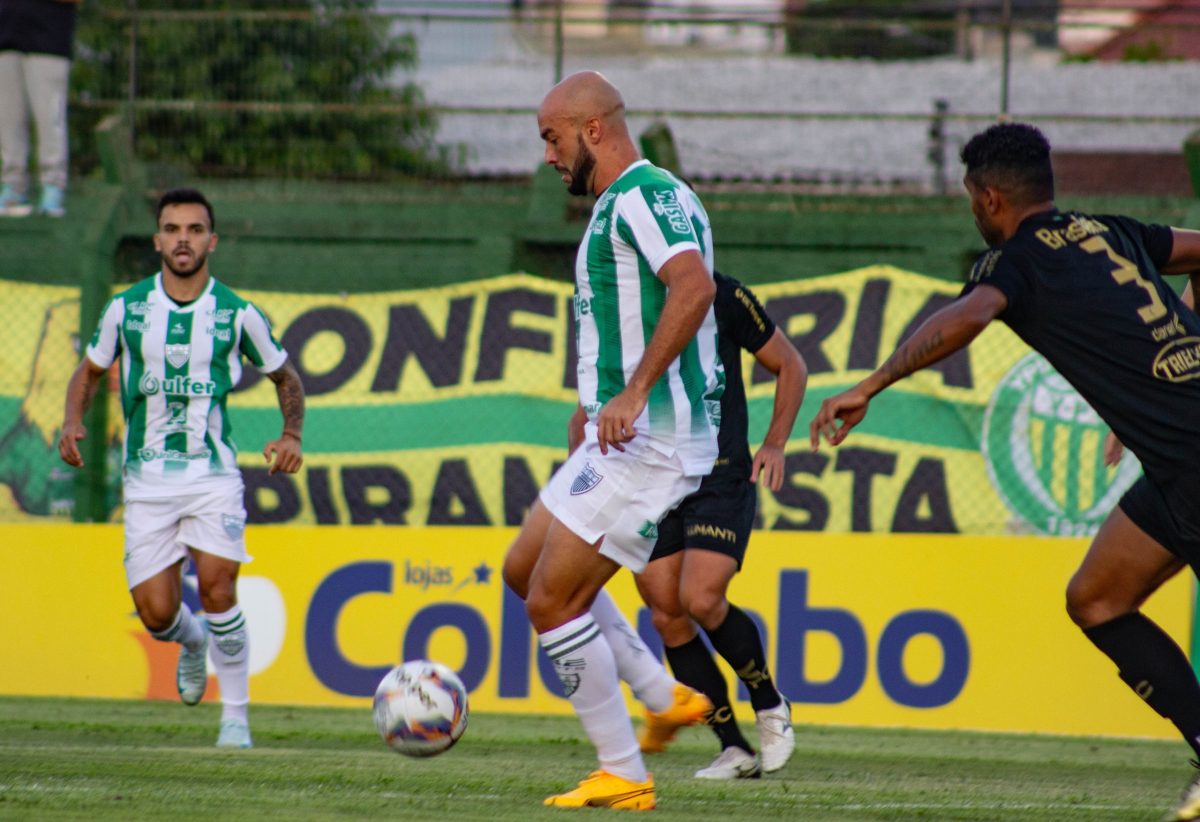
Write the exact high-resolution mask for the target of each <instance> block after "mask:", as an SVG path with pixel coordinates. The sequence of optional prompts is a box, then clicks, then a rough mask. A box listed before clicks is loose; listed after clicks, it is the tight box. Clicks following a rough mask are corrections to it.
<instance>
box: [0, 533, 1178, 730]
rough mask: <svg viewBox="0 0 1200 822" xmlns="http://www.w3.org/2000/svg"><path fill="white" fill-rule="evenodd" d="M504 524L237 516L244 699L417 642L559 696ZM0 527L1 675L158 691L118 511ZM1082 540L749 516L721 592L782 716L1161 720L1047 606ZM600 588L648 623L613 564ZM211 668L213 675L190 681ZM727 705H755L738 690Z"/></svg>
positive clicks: (1115, 723)
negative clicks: (243, 556)
mask: <svg viewBox="0 0 1200 822" xmlns="http://www.w3.org/2000/svg"><path fill="white" fill-rule="evenodd" d="M513 533H514V532H513V531H512V529H503V528H345V527H343V528H315V527H310V528H305V527H287V528H264V527H251V528H249V529H248V533H247V540H248V543H249V546H250V551H251V553H252V554H254V555H255V557H256V559H255V560H254V561H253V562H252V563H251V564H249V565H247V566H246V567H245V568H244V569H243V575H242V577H241V579H240V581H239V598H240V600H241V604H242V608H243V609H244V611H245V612H246V615H247V624H248V626H249V632H250V648H251V650H250V664H251V672H252V674H251V683H250V689H251V698H252V700H253V701H255V702H259V703H279V704H302V705H357V706H361V708H362V709H363V711H364V712H365V711H366V710H368V707H369V704H370V699H369V695H370V694H371V693H372V692H373V691H374V688H375V685H376V684H377V682H378V680H379V679H380V678H381V677H382V676H383V674H384V672H385V671H386V670H387V669H388V668H389V667H390V666H392V665H394V664H396V663H397V662H398V661H400V660H401V659H406V658H417V657H431V658H434V659H438V660H440V661H442V662H444V663H446V664H448V665H450V666H451V667H453V668H455V669H456V670H458V671H459V672H460V674H461V676H462V678H463V681H464V682H465V683H466V685H467V687H468V689H469V690H470V694H471V705H472V708H474V709H475V710H478V711H502V712H517V713H521V712H539V713H544V712H549V713H569V711H570V707H569V705H568V704H567V703H566V702H565V700H563V699H561V698H559V697H558V696H556V695H555V694H556V693H557V690H558V683H557V680H556V678H555V676H554V674H553V671H552V669H551V668H550V667H549V665H548V663H546V661H545V660H544V658H542V657H541V656H540V652H539V651H538V650H537V646H536V642H535V637H534V636H533V634H532V633H531V631H530V629H529V626H528V623H527V622H526V620H525V616H524V611H523V608H522V605H521V603H520V602H519V601H518V600H516V599H515V598H514V597H513V596H512V595H511V594H510V593H507V592H506V590H505V588H504V585H503V583H502V582H501V580H500V576H499V567H500V563H501V560H502V558H503V555H504V551H505V549H506V547H507V544H508V542H509V540H510V539H511V537H512V535H513ZM0 542H2V544H4V545H5V546H7V547H6V550H4V551H3V552H0V579H3V580H5V581H6V582H5V583H3V593H4V600H5V605H6V609H7V612H8V614H9V617H10V618H9V620H8V622H7V624H6V628H7V630H5V632H4V637H3V640H0V693H4V694H45V695H62V696H101V697H133V698H137V697H148V698H160V699H175V698H176V695H175V684H174V671H175V659H176V655H177V652H178V651H177V647H176V646H174V645H171V644H167V643H159V642H156V641H155V640H153V639H151V638H150V637H149V636H148V635H147V634H146V633H145V631H144V630H143V629H142V627H141V625H140V623H139V621H138V620H137V617H136V616H135V615H134V614H133V611H132V606H131V604H130V601H129V598H128V594H127V592H126V591H125V586H124V575H123V572H122V569H121V560H120V557H121V553H122V535H121V530H120V528H119V527H117V526H105V525H96V526H41V525H32V526H31V525H16V526H5V527H0ZM1084 548H1085V545H1084V542H1083V541H1082V540H1078V539H1046V538H1028V537H1027V538H1016V537H1009V538H999V537H998V538H971V539H966V538H962V537H948V536H880V535H855V536H820V537H817V536H812V537H810V536H798V535H787V534H778V533H764V532H759V533H756V534H755V535H754V537H753V538H752V540H751V546H750V550H749V555H748V560H747V563H746V569H745V571H743V573H741V574H739V575H738V576H737V577H736V578H735V579H734V582H733V586H732V588H731V594H730V596H731V599H732V600H733V601H734V602H736V603H738V604H739V605H740V606H741V607H743V608H744V609H745V610H747V611H748V612H749V613H751V614H752V616H753V617H754V618H755V619H757V620H759V621H760V623H761V625H762V626H763V628H764V631H765V634H766V636H767V637H768V661H769V665H770V667H771V669H772V671H773V673H774V676H775V678H776V681H777V683H778V684H779V685H780V687H781V689H782V690H783V692H784V693H785V694H786V695H787V697H788V698H789V699H791V700H792V702H793V705H794V711H793V713H794V717H795V719H796V721H797V722H802V723H816V724H826V723H829V724H844V725H866V726H880V727H882V726H904V727H917V728H974V729H981V730H994V731H1022V732H1046V733H1070V734H1115V735H1133V736H1149V737H1162V738H1173V737H1174V736H1175V731H1174V729H1173V728H1172V726H1171V725H1170V724H1169V723H1167V722H1166V721H1165V720H1163V719H1161V718H1160V717H1158V715H1157V714H1155V713H1154V712H1153V711H1152V710H1151V709H1149V708H1148V707H1147V706H1146V705H1145V704H1144V703H1143V702H1142V701H1141V700H1140V699H1138V698H1137V697H1136V696H1135V695H1134V694H1133V693H1132V692H1131V691H1129V689H1128V688H1126V686H1125V685H1123V684H1122V683H1121V681H1120V680H1119V679H1118V678H1117V674H1116V670H1115V668H1114V666H1113V665H1112V663H1111V662H1109V661H1108V660H1107V659H1106V658H1105V657H1103V656H1102V655H1101V654H1100V653H1099V652H1098V651H1096V650H1095V649H1094V648H1093V647H1092V645H1091V643H1089V642H1088V641H1087V640H1086V639H1085V638H1084V637H1083V635H1082V634H1081V633H1080V632H1079V631H1078V630H1077V629H1076V628H1075V627H1074V626H1073V625H1072V624H1071V623H1070V621H1069V620H1068V619H1067V617H1066V615H1065V613H1064V612H1063V607H1062V601H1063V589H1064V587H1065V585H1066V582H1067V580H1068V578H1069V577H1070V574H1071V572H1072V570H1073V569H1074V567H1075V566H1076V565H1077V564H1078V562H1079V560H1080V558H1081V557H1082V554H1083V551H1084ZM1191 588H1192V586H1191V583H1190V575H1188V574H1184V575H1181V576H1180V577H1178V578H1176V579H1175V580H1172V581H1171V582H1169V583H1168V584H1167V585H1166V586H1165V587H1164V588H1163V590H1162V591H1160V592H1159V593H1158V594H1156V595H1155V596H1154V597H1152V598H1151V601H1150V603H1149V606H1148V608H1147V613H1148V614H1149V615H1150V616H1151V617H1152V618H1154V619H1155V620H1157V621H1158V622H1159V623H1160V624H1161V625H1162V626H1163V628H1164V629H1165V630H1166V631H1167V632H1168V633H1170V634H1171V635H1172V636H1173V637H1175V638H1176V639H1177V640H1178V641H1179V642H1180V644H1181V645H1183V646H1184V647H1188V646H1189V645H1190V632H1191V629H1190V626H1189V620H1190V614H1191ZM610 589H611V590H612V592H613V594H614V596H615V598H616V600H617V603H618V605H619V606H620V607H621V608H622V609H623V610H624V611H625V613H626V614H627V615H630V616H631V617H632V618H633V621H634V622H635V623H636V624H637V626H638V627H639V630H640V631H641V632H642V634H643V635H644V636H646V637H647V640H648V641H649V642H651V644H652V645H657V644H658V643H657V640H656V639H655V635H654V634H653V629H652V628H651V627H650V624H649V619H648V615H647V613H646V612H645V611H644V610H642V609H640V607H639V606H640V603H639V601H638V600H637V595H636V592H635V590H634V588H633V584H632V580H631V578H630V577H629V575H628V574H627V573H625V572H621V574H620V575H618V577H617V578H615V579H614V580H613V582H612V583H611V585H610ZM187 590H188V597H189V599H191V600H192V602H193V604H195V594H194V589H193V588H192V587H191V586H188V587H187ZM31 661H36V664H31ZM726 673H727V676H730V681H731V682H735V680H733V679H732V677H731V675H730V674H729V673H728V671H727V672H726ZM216 690H217V689H216V684H215V679H213V680H212V681H211V682H210V690H209V694H208V696H207V697H206V698H208V699H212V698H214V697H215V696H216ZM631 705H632V703H631ZM736 708H737V712H738V714H739V716H740V717H742V718H743V719H750V718H752V714H751V712H750V708H749V703H748V702H747V701H746V700H745V695H744V694H741V695H740V696H739V698H738V700H737V702H736Z"/></svg>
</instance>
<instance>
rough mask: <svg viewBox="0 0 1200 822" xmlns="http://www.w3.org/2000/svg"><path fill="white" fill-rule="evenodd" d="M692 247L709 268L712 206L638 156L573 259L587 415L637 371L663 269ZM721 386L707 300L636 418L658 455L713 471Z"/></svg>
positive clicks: (661, 298) (653, 321) (693, 470)
mask: <svg viewBox="0 0 1200 822" xmlns="http://www.w3.org/2000/svg"><path fill="white" fill-rule="evenodd" d="M689 250H691V251H697V252H699V253H700V255H701V256H702V257H703V258H704V263H705V267H706V268H708V271H709V274H710V275H711V273H712V270H713V248H712V228H711V227H710V225H709V222H708V214H706V213H705V211H704V206H703V205H701V203H700V199H699V198H698V197H697V196H696V194H695V192H693V191H692V190H691V189H690V188H688V187H687V186H686V185H684V184H683V183H682V182H681V181H680V180H679V178H677V177H675V176H674V175H673V174H671V173H670V172H668V171H665V170H663V169H661V168H658V167H657V166H654V165H652V164H651V163H650V162H649V161H647V160H639V161H638V162H636V163H634V164H633V165H631V166H629V168H627V169H625V171H624V172H622V173H621V176H620V177H618V178H617V179H616V180H615V181H614V182H613V184H612V185H610V186H609V187H608V189H607V190H606V191H605V192H604V193H603V194H601V195H600V198H599V199H598V200H597V201H596V205H595V207H594V208H593V209H592V219H591V222H590V223H589V224H588V227H587V233H586V234H584V237H583V241H582V242H581V243H580V246H579V255H578V256H577V257H576V259H575V327H576V334H577V340H578V347H579V366H578V368H579V400H580V403H582V405H583V408H584V410H585V411H586V412H587V415H588V419H590V420H594V419H595V418H596V415H597V414H598V413H599V412H600V408H601V407H602V406H603V405H604V403H606V402H608V401H609V400H610V399H612V398H613V397H615V396H616V395H617V394H619V393H620V392H621V391H622V390H623V389H624V388H625V385H626V383H627V381H628V380H629V378H630V377H632V376H633V372H634V371H635V370H636V369H637V366H638V363H640V362H641V359H642V355H643V353H644V352H645V350H646V344H647V343H649V342H650V338H651V336H652V335H653V334H654V329H655V327H656V326H657V325H658V319H659V316H660V315H661V314H662V309H663V304H664V303H665V302H666V298H667V287H666V285H664V284H663V282H662V280H660V279H659V278H658V276H657V275H658V271H659V269H661V268H662V266H663V265H664V264H665V263H666V262H667V261H668V260H670V259H671V258H672V257H674V256H675V255H677V254H679V253H681V252H684V251H689ZM724 386H725V371H724V368H723V367H722V365H721V360H720V357H719V356H718V355H717V322H716V318H715V315H714V314H713V310H712V309H711V308H710V309H709V310H708V314H707V316H706V317H705V318H704V323H703V324H702V325H701V327H700V330H699V331H698V332H697V334H696V337H695V339H693V340H692V341H691V342H690V343H688V345H687V347H686V348H685V349H684V350H683V352H682V353H681V354H680V355H679V357H677V358H676V359H675V361H674V362H672V363H671V365H670V367H669V368H668V369H667V371H666V372H665V373H664V374H663V376H662V377H661V378H660V379H659V381H658V383H656V384H655V386H654V388H653V389H651V391H650V397H649V400H648V401H647V403H646V408H645V409H644V410H643V411H642V414H641V416H639V417H638V419H637V421H636V422H635V427H636V429H637V431H638V432H639V435H645V436H647V437H648V442H649V444H650V445H651V446H652V447H654V448H655V449H656V450H658V451H659V452H660V453H664V454H667V455H668V456H669V455H671V454H672V453H675V452H678V453H679V456H680V459H681V460H682V461H683V464H684V467H685V469H686V470H687V472H688V474H690V475H695V474H701V475H702V474H707V473H708V472H709V471H710V470H711V469H712V465H713V460H715V459H716V456H717V428H718V426H719V425H720V410H719V409H720V402H719V401H720V398H721V393H722V391H723V390H724Z"/></svg>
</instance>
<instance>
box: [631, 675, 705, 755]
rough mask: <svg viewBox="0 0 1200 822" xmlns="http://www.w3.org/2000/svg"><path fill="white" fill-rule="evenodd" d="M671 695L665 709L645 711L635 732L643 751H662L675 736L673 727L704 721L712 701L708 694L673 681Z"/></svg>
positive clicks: (675, 728)
mask: <svg viewBox="0 0 1200 822" xmlns="http://www.w3.org/2000/svg"><path fill="white" fill-rule="evenodd" d="M674 698H675V701H674V702H673V703H672V704H671V706H670V707H669V708H667V709H666V710H664V711H659V712H657V713H656V712H654V711H650V710H647V711H646V716H645V718H644V720H643V721H642V729H641V731H640V732H639V733H638V746H639V747H641V749H642V753H662V752H663V751H665V750H666V749H667V743H668V742H670V741H671V740H672V739H674V738H675V732H676V731H678V730H679V729H680V728H684V727H687V726H688V725H695V724H696V723H697V722H702V721H704V718H705V717H706V716H708V714H709V712H710V711H712V701H711V700H709V698H708V697H707V696H705V695H704V694H702V693H700V692H699V691H697V690H696V689H694V688H689V687H688V686H687V685H684V684H683V683H682V682H676V683H675V694H674Z"/></svg>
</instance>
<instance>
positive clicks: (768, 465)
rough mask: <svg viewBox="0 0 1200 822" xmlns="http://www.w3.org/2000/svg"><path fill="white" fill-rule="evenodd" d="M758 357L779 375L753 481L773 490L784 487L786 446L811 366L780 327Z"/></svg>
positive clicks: (754, 463)
mask: <svg viewBox="0 0 1200 822" xmlns="http://www.w3.org/2000/svg"><path fill="white" fill-rule="evenodd" d="M754 358H755V359H757V360H758V362H759V363H761V364H762V366H763V367H764V368H766V369H767V370H768V371H770V372H771V373H772V374H774V375H775V406H774V408H772V410H771V424H770V425H769V426H767V435H766V436H765V437H763V442H762V445H761V446H759V449H758V451H756V452H755V454H754V462H753V464H752V466H751V469H750V481H751V482H758V479H759V476H760V475H761V477H762V481H763V484H765V485H766V486H767V487H768V488H770V489H771V490H772V491H778V490H779V489H780V488H782V487H783V461H784V453H783V449H784V446H786V445H787V441H788V437H790V436H791V435H792V428H793V427H795V425H796V414H797V413H799V411H800V405H801V403H802V402H804V387H805V386H806V385H807V384H808V364H807V363H805V362H804V358H803V357H802V356H800V352H799V351H797V350H796V346H794V345H792V341H791V340H789V339H788V338H787V335H786V334H784V333H783V332H782V331H781V330H780V329H779V328H776V329H775V333H774V334H772V335H771V339H769V340H767V342H766V345H764V346H763V347H762V348H760V349H758V350H757V351H755V352H754Z"/></svg>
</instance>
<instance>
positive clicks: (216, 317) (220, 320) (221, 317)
mask: <svg viewBox="0 0 1200 822" xmlns="http://www.w3.org/2000/svg"><path fill="white" fill-rule="evenodd" d="M206 313H207V314H208V316H210V317H212V318H213V322H215V323H217V324H226V323H228V322H230V321H231V320H232V319H233V309H232V308H210V309H209V310H208V311H207V312H206Z"/></svg>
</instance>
